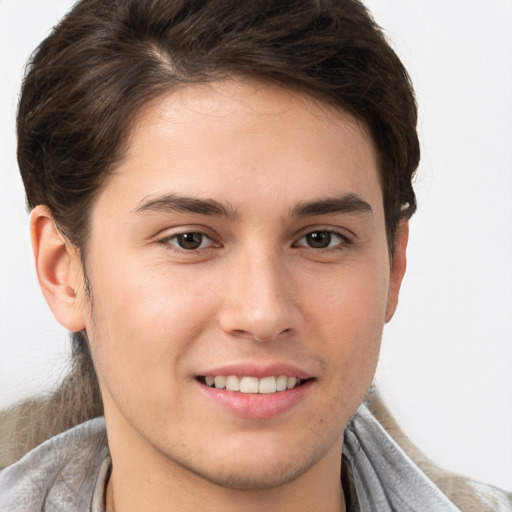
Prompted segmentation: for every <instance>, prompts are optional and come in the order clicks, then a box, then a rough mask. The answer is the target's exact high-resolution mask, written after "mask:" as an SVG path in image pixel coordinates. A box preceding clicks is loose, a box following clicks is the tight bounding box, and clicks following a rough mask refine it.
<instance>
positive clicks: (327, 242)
mask: <svg viewBox="0 0 512 512" xmlns="http://www.w3.org/2000/svg"><path fill="white" fill-rule="evenodd" d="M347 242H348V241H347V239H346V238H345V237H344V236H342V235H340V234H339V233H336V232H334V231H311V233H308V234H306V235H304V236H303V237H302V238H301V239H300V240H299V241H298V242H297V245H299V246H302V247H311V248H312V249H328V248H331V247H336V246H338V245H342V244H343V243H347Z"/></svg>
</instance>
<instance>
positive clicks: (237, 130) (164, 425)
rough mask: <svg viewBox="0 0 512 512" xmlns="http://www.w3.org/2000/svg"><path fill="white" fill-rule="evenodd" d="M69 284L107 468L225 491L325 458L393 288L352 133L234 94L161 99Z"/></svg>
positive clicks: (325, 118)
mask: <svg viewBox="0 0 512 512" xmlns="http://www.w3.org/2000/svg"><path fill="white" fill-rule="evenodd" d="M86 268H87V273H88V277H89V280H90V287H91V292H92V297H91V300H90V301H88V300H87V299H86V298H85V297H83V298H82V306H81V313H80V314H81V315H82V318H83V323H84V327H85V329H86V330H87V334H88V337H89V340H90V344H91V350H92V355H93V359H94V361H95V365H96V368H97V373H98V378H99V380H100V386H101V390H102V394H103V399H104V404H105V415H106V420H107V426H108V431H109V439H110V444H111V449H112V451H113V453H115V451H116V450H117V452H118V453H119V457H122V455H121V453H122V452H123V449H122V448H123V445H124V446H125V447H126V446H129V447H130V453H132V454H137V457H138V459H137V460H138V461H139V462H138V463H139V464H141V465H143V464H144V462H140V461H145V460H147V461H149V460H153V462H154V460H156V459H158V460H159V461H160V462H159V464H161V466H162V467H164V466H165V467H166V468H167V469H168V470H169V471H171V472H172V470H173V468H175V469H176V468H179V470H180V471H182V470H186V471H189V470H190V471H191V472H192V473H194V474H196V475H199V476H201V477H203V478H206V479H207V480H209V481H211V482H215V483H218V484H221V485H223V486H229V487H235V488H255V487H257V488H262V487H273V486H276V485H280V484H283V483H285V482H288V481H291V480H293V479H294V478H296V477H298V476H299V475H301V474H304V473H307V472H308V471H313V470H314V468H317V467H320V466H321V465H322V464H323V463H324V462H325V461H327V460H335V459H336V460H339V459H340V451H341V443H342V432H343V429H344V427H345V426H346V424H347V422H348V421H349V419H350V418H351V416H352V415H353V414H354V412H355V410H356V409H357V407H358V406H359V404H360V403H361V401H362V400H363V398H364V395H365V393H366V391H367V389H368V387H369V385H370V383H371V380H372V378H373V374H374V370H375V366H376V362H377V358H378V352H379V345H380V339H381V334H382V329H383V325H384V322H385V321H386V319H387V318H388V317H389V316H390V315H391V314H392V309H393V307H394V306H393V304H394V299H395V297H394V295H396V294H395V292H394V291H393V290H394V288H393V287H392V286H391V287H390V283H392V282H393V280H395V281H396V280H397V279H398V281H399V278H401V275H400V276H395V274H396V273H397V271H396V270H393V265H392V264H391V263H390V259H389V255H388V250H387V243H386V235H385V224H384V212H383V199H382V191H381V186H380V181H379V171H378V164H377V158H376V154H375V150H374V147H373V145H372V142H371V140H370V138H369V136H368V134H367V133H366V131H365V129H364V128H363V127H362V126H361V125H360V124H358V123H357V122H356V121H355V120H354V119H353V118H352V117H350V116H349V115H348V114H345V113H343V112H340V111H338V110H334V109H333V108H330V107H329V106H327V105H324V104H321V103H319V102H316V101H314V100H313V99H311V98H309V97H307V96H305V95H302V94H299V93H294V92H291V91H289V90H283V89H279V88H277V87H275V86H268V85H263V84H258V83H251V82H223V83H216V84H214V85H197V86H187V87H185V88H183V89H181V90H180V91H178V92H174V93H173V94H171V95H169V96H166V97H163V98H161V99H160V100H159V101H157V102H156V103H154V104H152V105H151V106H149V107H148V108H146V110H145V111H144V112H143V113H142V114H141V115H140V116H139V118H138V119H137V122H136V124H135V127H134V130H133V133H132V137H131V139H130V144H129V148H128V150H127V154H126V158H125V160H124V161H123V163H122V164H121V165H120V166H119V167H118V168H117V169H116V170H115V171H114V172H113V174H112V175H111V177H110V178H109V180H108V182H107V183H106V184H105V186H104V188H103V189H102V191H101V193H100V194H99V196H98V198H97V200H96V202H95V204H94V205H93V209H92V219H91V234H90V239H89V241H88V257H87V266H86ZM390 290H391V291H390ZM226 386H227V388H226ZM124 452H126V450H124ZM125 456H127V455H125Z"/></svg>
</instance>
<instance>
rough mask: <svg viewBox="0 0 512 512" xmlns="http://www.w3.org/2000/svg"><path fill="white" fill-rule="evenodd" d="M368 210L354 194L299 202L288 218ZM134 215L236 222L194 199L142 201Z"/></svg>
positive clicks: (214, 205) (219, 207)
mask: <svg viewBox="0 0 512 512" xmlns="http://www.w3.org/2000/svg"><path fill="white" fill-rule="evenodd" d="M372 211H373V210H372V208H371V206H370V205H369V204H368V203H367V202H366V201H364V200H363V199H362V198H360V197H359V196H358V195H356V194H344V195H342V196H339V197H328V198H325V199H315V200H312V201H306V202H300V203H298V204H297V205H296V206H295V208H293V210H292V217H309V216H316V215H326V214H329V213H334V214H336V213H372ZM133 212H134V213H136V214H145V213H151V212H163V213H166V212H185V213H195V214H198V215H207V216H212V217H225V218H227V219H230V220H236V219H237V218H238V212H237V210H236V208H233V207H232V206H230V205H229V204H223V203H220V202H218V201H215V200H214V199H198V198H195V197H188V196H178V195H176V194H164V195H162V196H157V197H149V198H145V199H143V200H142V201H141V203H140V204H139V206H137V207H136V208H135V209H134V210H133Z"/></svg>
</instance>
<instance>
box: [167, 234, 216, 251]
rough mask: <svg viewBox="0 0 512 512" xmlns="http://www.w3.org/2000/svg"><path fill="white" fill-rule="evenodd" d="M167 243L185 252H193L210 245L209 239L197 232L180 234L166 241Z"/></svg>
mask: <svg viewBox="0 0 512 512" xmlns="http://www.w3.org/2000/svg"><path fill="white" fill-rule="evenodd" d="M167 243H169V244H171V245H174V246H176V247H179V248H180V249H184V250H186V251H194V250H197V249H202V248H203V247H208V246H210V245H212V241H211V239H210V238H208V237H207V236H206V235H204V234H203V233H197V232H190V233H180V234H179V235H174V236H173V237H171V238H169V239H168V240H167Z"/></svg>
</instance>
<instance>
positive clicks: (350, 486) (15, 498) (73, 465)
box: [0, 405, 510, 512]
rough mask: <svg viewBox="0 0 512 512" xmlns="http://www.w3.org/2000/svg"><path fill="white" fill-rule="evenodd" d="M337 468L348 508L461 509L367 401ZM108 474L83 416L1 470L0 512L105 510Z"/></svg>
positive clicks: (98, 425) (103, 441)
mask: <svg viewBox="0 0 512 512" xmlns="http://www.w3.org/2000/svg"><path fill="white" fill-rule="evenodd" d="M343 468H344V469H343V472H342V482H343V488H344V492H345V495H346V497H347V508H348V510H349V511H351V512H352V511H355V512H366V511H378V512H391V511H400V512H404V511H410V512H427V511H428V512H433V511H435V512H457V511H458V510H459V509H458V508H457V507H455V505H453V504H452V503H451V502H450V501H449V500H448V498H447V497H446V496H445V495H444V494H442V493H441V491H440V490H439V489H438V488H437V487H436V486H435V485H434V484H433V483H432V482H431V481H430V480H429V479H428V478H427V477H426V476H425V474H424V473H422V472H421V471H420V469H419V468H418V467H417V466H416V465H415V464H414V463H413V462H412V461H411V459H410V458H409V457H408V456H407V455H406V454H405V453H404V452H403V451H402V449H401V448H400V447H399V446H398V445H397V444H396V443H395V441H394V440H393V439H392V438H391V437H390V436H389V434H388V433H387V432H386V431H385V430H384V429H383V428H382V426H381V425H380V423H379V422H378V421H377V420H376V419H375V418H374V416H373V415H372V414H371V412H370V411H369V410H368V408H367V407H366V406H365V405H362V406H361V407H360V408H359V410H358V411H357V413H356V414H355V416H354V417H353V418H352V420H351V421H350V423H349V425H348V426H347V428H346V431H345V441H344V447H343ZM109 472H110V456H109V452H108V446H107V436H106V431H105V422H104V420H103V418H97V419H94V420H90V421H87V422H86V423H83V424H81V425H78V426H76V427H74V428H72V429H71V430H68V431H66V432H64V433H62V434H60V435H58V436H56V437H54V438H52V439H50V440H48V441H47V442H45V443H43V444H42V445H40V446H39V447H37V448H35V449H34V450H32V451H31V452H29V453H28V454H27V455H25V457H23V458H22V459H20V460H19V461H18V462H16V463H14V464H12V465H11V466H9V467H7V468H5V469H4V470H3V471H1V472H0V512H15V511H16V512H42V511H45V512H104V505H103V503H104V492H105V486H106V482H107V481H108V476H109ZM509 510H510V509H509V508H508V507H507V508H500V509H499V510H497V511H496V512H508V511H509Z"/></svg>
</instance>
